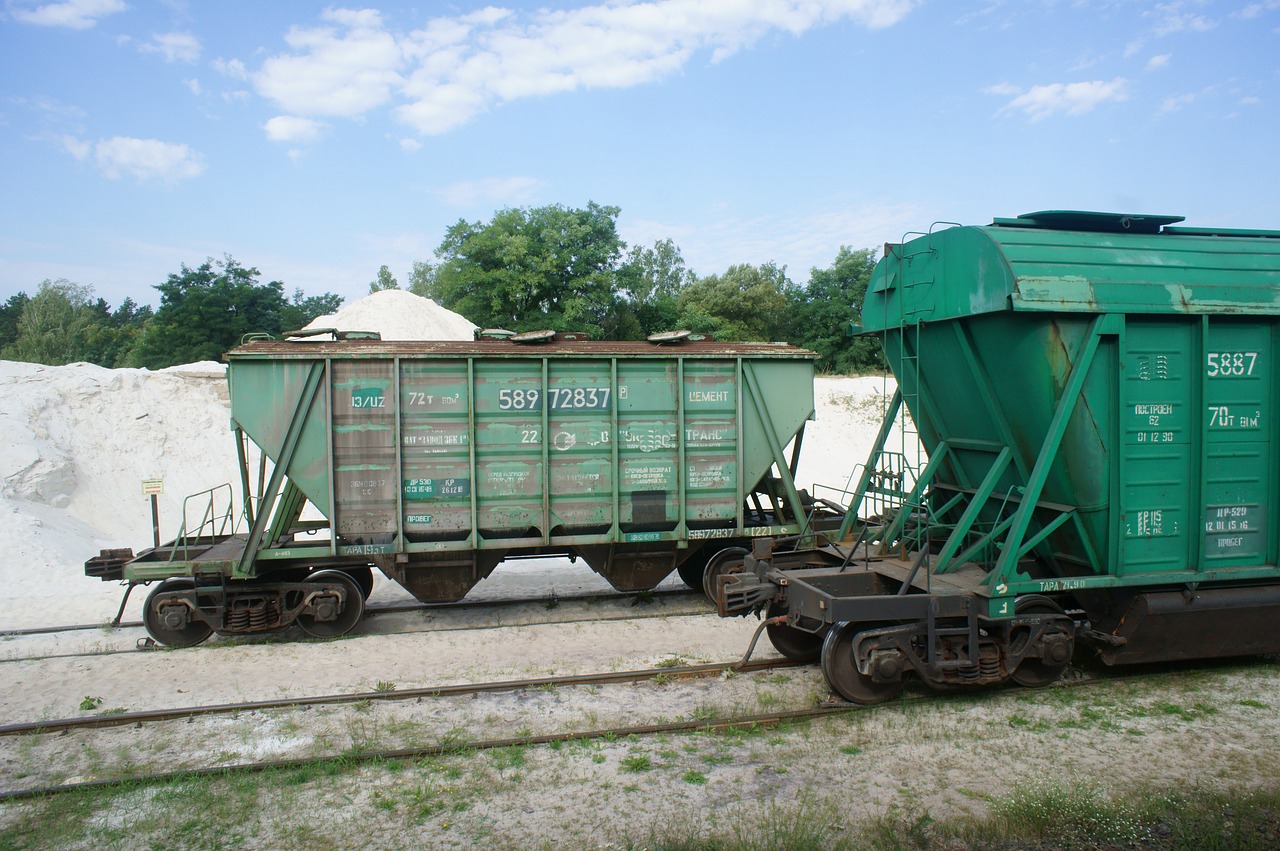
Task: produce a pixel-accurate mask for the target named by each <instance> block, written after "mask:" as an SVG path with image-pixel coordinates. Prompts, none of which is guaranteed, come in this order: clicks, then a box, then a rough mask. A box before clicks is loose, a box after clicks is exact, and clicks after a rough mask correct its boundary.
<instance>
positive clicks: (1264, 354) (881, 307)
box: [862, 213, 1280, 595]
mask: <svg viewBox="0 0 1280 851" xmlns="http://www.w3.org/2000/svg"><path fill="white" fill-rule="evenodd" d="M1037 215H1039V216H1041V219H1040V220H1035V221H1030V220H1024V221H1017V222H1016V224H1013V225H1008V224H1000V223H997V224H995V225H992V226H988V227H982V228H975V227H958V228H952V229H950V230H946V231H942V232H939V233H934V234H931V235H926V236H923V237H920V238H918V239H916V240H913V241H910V242H907V243H905V244H903V245H901V246H889V250H890V256H889V257H887V258H886V259H885V260H882V261H881V263H880V264H879V266H878V267H877V270H876V272H875V275H874V277H873V281H872V284H871V286H870V287H869V292H868V296H867V299H866V305H865V308H864V312H863V317H862V325H863V327H864V328H866V329H879V332H880V336H881V337H882V339H883V342H884V347H885V352H886V355H887V357H888V359H889V361H890V364H891V367H892V369H893V371H894V374H895V375H896V376H897V378H898V380H899V384H900V387H901V389H902V393H903V398H904V403H905V404H906V406H907V408H908V409H909V411H910V413H911V415H912V418H913V420H914V421H915V423H916V424H917V426H918V429H919V432H920V435H921V439H922V441H923V443H924V445H925V448H926V450H927V451H928V452H929V453H930V455H933V454H938V453H939V452H940V450H941V447H942V445H943V443H944V442H945V443H946V445H947V447H948V450H947V452H946V453H943V460H942V462H941V463H940V464H939V465H938V472H937V475H936V476H935V478H934V481H932V482H931V483H930V486H931V487H932V488H933V489H934V496H933V497H932V500H933V502H932V504H933V505H935V506H940V505H943V504H945V499H948V498H950V497H951V496H952V495H954V494H957V493H966V492H968V493H972V492H974V490H975V489H976V488H977V487H978V485H979V483H982V482H983V481H984V478H985V477H986V476H987V474H988V472H989V471H990V470H991V468H992V464H993V463H994V461H995V458H996V449H998V448H1000V447H1006V446H1007V447H1008V448H1010V449H1011V450H1012V451H1013V461H1012V463H1010V464H1009V466H1008V467H1007V468H1005V469H1004V470H1003V472H1001V473H1000V475H999V476H998V477H997V478H998V481H997V482H996V484H995V488H994V491H993V496H992V497H991V499H990V500H988V503H987V504H986V505H985V506H984V507H983V509H982V511H981V512H980V519H979V523H978V524H977V526H978V527H981V525H982V524H984V523H985V524H987V526H988V527H990V526H991V525H992V524H994V523H996V522H998V521H999V520H1000V519H1003V518H1007V517H1009V516H1010V514H1011V513H1012V512H1013V511H1014V510H1016V508H1017V506H1018V504H1019V503H1018V500H1019V499H1020V498H1021V496H1022V495H1023V494H1024V493H1026V492H1027V491H1029V490H1033V488H1036V487H1040V486H1041V485H1042V489H1040V490H1038V491H1035V492H1036V493H1037V497H1036V502H1035V504H1034V505H1033V507H1032V508H1031V509H1028V511H1029V512H1030V515H1029V516H1030V517H1031V521H1030V524H1029V527H1028V529H1027V532H1026V538H1027V539H1030V538H1033V537H1034V536H1035V534H1036V530H1037V529H1040V528H1044V527H1046V526H1048V525H1049V524H1050V523H1051V522H1052V521H1054V519H1055V518H1058V517H1061V516H1062V515H1063V513H1064V512H1066V513H1067V514H1068V515H1069V522H1066V523H1064V524H1063V525H1061V526H1059V527H1057V528H1056V529H1054V531H1052V532H1051V533H1049V534H1048V537H1047V540H1045V541H1044V542H1043V543H1042V544H1040V545H1039V547H1038V548H1037V552H1040V553H1041V555H1042V556H1044V557H1046V558H1047V559H1049V560H1050V561H1049V562H1046V561H1044V560H1042V561H1041V563H1040V566H1038V567H1034V568H1028V567H1026V566H1025V565H1023V566H1021V567H1017V568H1016V569H1011V571H1010V572H1009V574H1008V575H1007V576H1003V577H1000V578H999V579H998V581H1004V582H1006V583H1007V586H1008V587H1010V588H1013V587H1015V586H1016V590H1013V591H1010V592H1009V593H1025V592H1026V591H1032V590H1063V589H1069V588H1073V587H1079V586H1078V581H1079V580H1077V579H1074V578H1071V577H1082V578H1085V579H1087V578H1088V577H1091V576H1095V575H1096V576H1100V577H1110V578H1111V579H1112V581H1118V582H1122V583H1125V584H1136V583H1144V582H1145V583H1160V582H1166V583H1167V582H1170V581H1179V582H1195V581H1202V580H1222V579H1227V578H1230V577H1231V576H1232V575H1233V574H1232V571H1235V572H1236V575H1239V576H1241V577H1242V578H1256V577H1258V576H1264V575H1274V574H1275V572H1276V565H1277V556H1278V552H1277V550H1278V542H1277V529H1276V525H1277V524H1276V522H1275V521H1276V513H1277V506H1278V505H1280V497H1278V496H1277V479H1278V478H1280V475H1278V474H1280V470H1278V469H1277V468H1278V467H1280V458H1278V457H1277V446H1276V444H1277V441H1278V440H1280V429H1278V428H1277V419H1276V415H1277V412H1276V410H1275V405H1276V402H1275V399H1276V397H1277V394H1278V393H1280V390H1278V389H1277V387H1278V385H1280V369H1278V367H1277V365H1276V357H1277V354H1278V353H1280V351H1278V350H1280V315H1277V314H1280V238H1277V237H1278V236H1280V234H1269V233H1266V232H1241V231H1236V232H1230V233H1222V232H1219V231H1207V230H1202V229H1197V230H1191V229H1175V228H1169V229H1167V230H1162V226H1163V225H1164V224H1166V223H1167V222H1168V221H1170V220H1172V218H1173V217H1150V220H1149V221H1148V222H1147V224H1146V225H1145V226H1144V227H1146V228H1147V229H1148V230H1149V231H1150V232H1146V233H1130V232H1117V231H1116V230H1113V229H1111V228H1118V227H1120V226H1121V225H1120V224H1119V220H1118V218H1116V217H1113V216H1111V215H1110V214H1099V215H1100V216H1102V218H1100V219H1091V218H1090V217H1089V216H1088V215H1083V214H1065V213H1064V214H1052V215H1050V214H1037ZM1004 221H1005V220H998V222H1004ZM1015 221H1016V220H1015ZM1046 222H1053V223H1055V224H1060V225H1064V226H1065V225H1071V226H1072V227H1075V228H1079V227H1085V226H1097V227H1098V228H1100V230H1096V231H1088V230H1081V229H1071V230H1063V229H1055V227H1050V226H1046ZM1088 353H1091V358H1092V359H1091V360H1090V361H1089V362H1088V365H1087V372H1086V373H1085V374H1084V376H1083V380H1082V382H1081V385H1080V386H1081V388H1082V389H1081V391H1080V393H1079V396H1078V397H1076V398H1075V399H1074V407H1072V408H1071V409H1070V415H1069V416H1068V417H1067V418H1066V421H1065V424H1064V426H1063V428H1062V431H1061V442H1060V444H1058V445H1056V447H1055V448H1054V451H1052V452H1051V453H1050V454H1048V455H1047V456H1045V457H1043V458H1042V455H1044V452H1043V451H1042V450H1043V449H1044V447H1045V445H1046V440H1047V439H1048V438H1049V437H1050V435H1051V432H1052V428H1051V426H1052V424H1053V422H1054V418H1055V415H1056V414H1057V413H1058V412H1059V411H1061V410H1064V407H1063V406H1064V405H1065V404H1066V402H1067V401H1069V400H1067V399H1066V398H1065V395H1066V392H1067V391H1066V388H1067V386H1068V377H1069V376H1070V375H1071V372H1072V369H1073V368H1074V367H1075V366H1076V365H1077V364H1078V363H1080V362H1081V361H1082V359H1083V358H1084V357H1085V356H1086V354H1088ZM1038 460H1042V461H1043V462H1044V463H1043V465H1042V471H1041V472H1042V481H1040V482H1035V483H1032V481H1031V479H1032V473H1033V470H1034V469H1035V468H1036V466H1037V461H1038ZM963 507H964V506H963V504H960V505H959V507H957V508H952V509H949V511H950V512H951V513H950V514H949V515H948V516H947V517H943V518H939V521H940V522H942V523H943V525H944V527H945V523H946V522H954V521H955V518H956V516H957V515H958V514H959V513H960V510H961V509H963ZM995 549H996V550H997V551H998V550H999V548H998V547H997V548H995ZM995 557H996V556H995V555H993V556H992V558H993V559H994V558H995ZM1050 562H1052V563H1053V564H1056V566H1055V567H1052V568H1049V567H1047V566H1046V565H1048V564H1049V563H1050ZM1024 570H1031V571H1032V573H1031V574H1028V573H1025V572H1023V571H1024ZM1037 571H1038V572H1037ZM1046 571H1047V572H1046ZM1018 583H1022V584H1020V585H1019V584H1018ZM993 593H995V594H997V595H1002V594H1004V593H1005V592H1004V591H998V592H993Z"/></svg>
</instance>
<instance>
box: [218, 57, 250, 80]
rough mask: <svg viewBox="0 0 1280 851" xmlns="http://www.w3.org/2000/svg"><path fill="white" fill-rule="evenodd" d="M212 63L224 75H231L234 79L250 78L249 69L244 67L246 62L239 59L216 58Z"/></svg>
mask: <svg viewBox="0 0 1280 851" xmlns="http://www.w3.org/2000/svg"><path fill="white" fill-rule="evenodd" d="M209 64H210V65H212V66H213V70H215V71H217V72H218V73H219V74H221V75H222V76H224V77H230V78H231V79H233V80H248V79H249V69H248V68H246V67H244V63H243V62H241V61H240V60H239V59H230V60H227V59H221V58H219V59H215V60H213V61H212V62H211V63H209Z"/></svg>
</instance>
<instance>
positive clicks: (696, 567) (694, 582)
mask: <svg viewBox="0 0 1280 851" xmlns="http://www.w3.org/2000/svg"><path fill="white" fill-rule="evenodd" d="M706 569H707V549H706V548H705V547H704V548H703V549H702V550H701V551H700V552H696V553H694V554H693V555H691V556H689V557H688V558H687V559H685V560H684V561H682V562H680V566H679V567H677V568H676V573H678V574H680V581H681V582H683V583H684V584H685V585H688V586H689V587H690V588H692V589H693V590H694V591H699V590H701V589H702V574H703V572H704V571H705V570H706Z"/></svg>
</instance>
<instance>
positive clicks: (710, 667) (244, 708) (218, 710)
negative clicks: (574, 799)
mask: <svg viewBox="0 0 1280 851" xmlns="http://www.w3.org/2000/svg"><path fill="white" fill-rule="evenodd" d="M800 665H801V663H799V662H793V661H791V660H789V659H762V660H758V661H755V662H733V663H729V662H725V663H716V664H707V665H681V666H678V667H667V668H645V669H642V670H635V671H611V672H608V673H601V674H573V675H567V676H559V677H530V678H525V679H519V680H495V681H492V682H483V683H461V684H456V685H445V686H428V687H426V688H413V689H391V690H387V691H366V692H352V693H347V694H325V695H315V696H311V697H294V698H280V699H278V700H256V701H244V702H240V703H222V704H210V705H207V706H187V707H178V708H174V709H153V710H144V711H139V712H120V713H114V714H110V715H91V716H84V717H74V718H61V719H55V720H46V721H33V722H29V723H21V724H6V725H3V726H0V737H4V736H20V735H35V734H42V733H69V732H71V731H73V730H86V729H96V728H101V727H121V726H127V725H130V724H132V725H137V726H141V725H142V724H146V723H153V722H157V721H172V720H175V719H195V718H199V717H202V716H208V715H229V714H234V713H237V712H257V711H262V710H267V709H290V708H299V707H303V706H333V705H342V704H355V703H363V702H365V701H370V702H372V701H395V700H418V699H424V698H440V697H461V696H465V695H473V694H485V693H492V692H502V691H520V690H521V689H528V688H549V687H569V686H592V685H612V684H616V683H634V682H642V681H644V680H652V679H655V678H658V677H669V678H673V679H675V678H682V679H690V678H697V677H709V676H717V675H719V674H722V673H724V672H725V671H728V670H733V671H735V672H737V673H754V672H756V671H768V670H772V669H774V668H794V667H799V666H800Z"/></svg>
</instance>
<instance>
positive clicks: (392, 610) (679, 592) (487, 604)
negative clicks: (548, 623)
mask: <svg viewBox="0 0 1280 851" xmlns="http://www.w3.org/2000/svg"><path fill="white" fill-rule="evenodd" d="M699 596H701V594H700V592H698V591H692V590H690V589H688V588H667V589H654V590H652V591H644V592H640V593H637V592H633V591H627V592H621V591H619V592H607V591H606V592H593V593H590V594H564V595H553V596H551V597H507V598H495V599H491V600H458V601H456V602H452V603H396V604H391V605H382V606H379V605H371V606H370V605H367V606H366V607H365V614H366V616H367V615H394V614H404V613H408V612H430V611H450V610H465V609H489V608H499V607H503V606H512V607H514V606H521V605H530V604H537V603H541V604H544V605H545V604H555V605H559V604H561V603H574V602H591V603H596V602H604V601H607V600H625V599H627V598H629V597H630V598H634V599H635V600H636V601H637V603H638V601H639V600H641V599H644V598H648V599H666V598H668V597H670V598H673V599H679V598H683V597H689V598H697V597H699ZM142 626H143V623H142V621H121V622H120V623H118V624H111V623H104V622H102V621H99V622H98V623H78V624H67V625H65V626H33V627H24V628H19V629H0V638H18V637H22V636H31V635H56V634H58V633H62V632H87V631H89V630H95V629H99V630H101V629H134V628H141V627H142Z"/></svg>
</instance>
